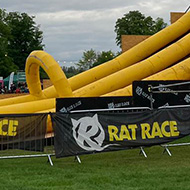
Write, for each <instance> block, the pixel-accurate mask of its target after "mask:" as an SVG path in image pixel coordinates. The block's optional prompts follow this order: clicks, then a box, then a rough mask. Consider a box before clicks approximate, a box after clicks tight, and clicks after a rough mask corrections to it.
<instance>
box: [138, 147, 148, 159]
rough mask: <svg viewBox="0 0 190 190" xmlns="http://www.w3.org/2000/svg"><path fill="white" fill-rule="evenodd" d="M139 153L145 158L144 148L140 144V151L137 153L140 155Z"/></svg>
mask: <svg viewBox="0 0 190 190" xmlns="http://www.w3.org/2000/svg"><path fill="white" fill-rule="evenodd" d="M140 154H143V156H144V157H145V158H147V154H146V152H145V151H144V149H143V147H142V146H141V147H140V153H139V155H140Z"/></svg>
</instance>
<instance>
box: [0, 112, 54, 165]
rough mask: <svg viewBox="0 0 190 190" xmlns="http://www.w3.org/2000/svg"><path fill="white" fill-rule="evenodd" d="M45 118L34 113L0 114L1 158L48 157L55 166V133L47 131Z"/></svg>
mask: <svg viewBox="0 0 190 190" xmlns="http://www.w3.org/2000/svg"><path fill="white" fill-rule="evenodd" d="M34 115H35V114H34ZM38 115H39V117H40V114H38ZM44 115H45V114H44ZM46 115H47V114H46ZM44 120H45V118H43V121H41V120H40V119H38V118H37V120H36V118H33V115H32V114H30V115H27V114H23V115H17V114H16V115H0V159H15V158H34V157H47V158H48V161H49V163H50V165H51V166H53V162H52V159H51V157H52V156H54V155H55V151H54V134H53V132H52V133H48V134H47V133H46V130H47V129H46V128H47V126H46V124H45V126H44V123H45V122H47V118H46V121H44ZM24 125H26V126H25V127H23V126H24ZM20 126H21V127H20Z"/></svg>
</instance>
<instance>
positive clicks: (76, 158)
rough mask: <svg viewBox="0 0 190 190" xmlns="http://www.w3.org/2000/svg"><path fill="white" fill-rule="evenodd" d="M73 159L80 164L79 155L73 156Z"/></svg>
mask: <svg viewBox="0 0 190 190" xmlns="http://www.w3.org/2000/svg"><path fill="white" fill-rule="evenodd" d="M75 160H77V162H78V163H79V164H81V160H80V157H79V156H77V155H76V156H75Z"/></svg>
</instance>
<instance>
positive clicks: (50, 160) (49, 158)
mask: <svg viewBox="0 0 190 190" xmlns="http://www.w3.org/2000/svg"><path fill="white" fill-rule="evenodd" d="M47 156H48V162H49V163H50V165H51V166H53V162H52V159H51V155H50V154H48V155H47Z"/></svg>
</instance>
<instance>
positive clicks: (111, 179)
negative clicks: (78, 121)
mask: <svg viewBox="0 0 190 190" xmlns="http://www.w3.org/2000/svg"><path fill="white" fill-rule="evenodd" d="M183 141H184V140H183ZM189 142H190V141H189ZM170 150H171V152H172V157H169V156H168V155H167V154H162V153H163V148H162V147H160V146H155V147H151V148H145V151H146V153H147V155H148V158H145V157H143V156H142V155H139V149H134V150H126V151H117V152H109V153H100V154H94V155H83V156H80V158H81V161H82V164H79V163H78V162H76V161H74V157H68V158H61V159H56V158H55V157H52V161H53V163H54V166H53V167H52V166H50V164H49V163H47V158H24V159H7V160H0V165H1V169H0V182H1V185H0V190H1V189H2V190H46V189H47V190H62V189H63V190H67V189H68V190H91V189H92V190H102V189H106V190H112V189H113V190H122V189H126V190H149V189H151V190H154V189H155V190H161V189H162V190H170V189H171V190H175V189H176V190H186V189H190V180H189V176H190V146H181V147H171V148H170Z"/></svg>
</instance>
